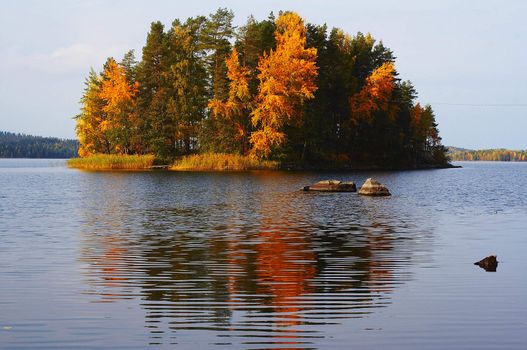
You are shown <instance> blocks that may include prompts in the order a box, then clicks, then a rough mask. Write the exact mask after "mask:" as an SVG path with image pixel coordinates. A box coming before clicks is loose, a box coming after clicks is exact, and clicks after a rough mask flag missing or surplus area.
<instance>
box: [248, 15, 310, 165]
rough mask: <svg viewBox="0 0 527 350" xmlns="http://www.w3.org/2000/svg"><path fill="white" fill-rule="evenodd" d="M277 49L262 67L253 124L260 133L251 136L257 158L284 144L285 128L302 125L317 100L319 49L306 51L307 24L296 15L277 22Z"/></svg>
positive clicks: (285, 16) (267, 55) (278, 19)
mask: <svg viewBox="0 0 527 350" xmlns="http://www.w3.org/2000/svg"><path fill="white" fill-rule="evenodd" d="M276 27H277V29H276V32H275V38H276V43H277V45H276V49H275V50H271V52H270V53H269V54H264V55H263V57H261V58H260V62H259V64H258V70H259V74H258V80H259V81H260V85H259V88H258V95H257V97H256V108H255V109H254V111H253V112H252V118H251V122H252V124H253V126H255V127H259V130H258V131H256V132H255V133H253V136H251V144H252V145H253V150H252V154H253V155H254V156H257V157H260V156H263V157H267V156H269V154H270V151H271V148H272V146H278V145H281V144H282V143H283V142H284V141H285V135H284V133H283V132H281V131H280V130H281V129H282V128H283V127H284V126H285V125H294V126H300V125H301V124H302V122H303V111H302V105H303V103H304V101H305V100H307V99H311V98H313V96H314V95H313V93H314V92H315V91H316V89H317V87H316V85H315V78H316V77H317V74H318V72H317V70H318V67H317V66H316V58H317V50H316V49H315V48H306V47H305V46H306V28H305V26H304V21H303V20H302V18H301V17H300V16H298V15H297V14H296V13H294V12H286V13H284V14H282V15H280V16H279V17H278V18H277V20H276Z"/></svg>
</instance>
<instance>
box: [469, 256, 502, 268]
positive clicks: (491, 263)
mask: <svg viewBox="0 0 527 350" xmlns="http://www.w3.org/2000/svg"><path fill="white" fill-rule="evenodd" d="M474 265H478V266H479V267H481V268H482V269H484V270H485V271H487V272H496V269H497V268H498V260H497V257H496V255H491V256H487V257H486V258H485V259H482V260H480V261H478V262H475V263H474Z"/></svg>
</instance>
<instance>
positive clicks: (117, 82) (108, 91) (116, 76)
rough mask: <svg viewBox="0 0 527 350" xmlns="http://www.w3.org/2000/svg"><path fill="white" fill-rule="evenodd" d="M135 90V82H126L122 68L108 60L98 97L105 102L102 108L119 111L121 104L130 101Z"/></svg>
mask: <svg viewBox="0 0 527 350" xmlns="http://www.w3.org/2000/svg"><path fill="white" fill-rule="evenodd" d="M137 90H138V84H137V83H135V84H132V85H130V84H128V81H127V79H126V73H125V70H124V68H123V67H121V66H120V65H118V64H117V62H115V61H114V60H113V59H110V60H108V63H107V65H106V67H105V69H104V72H103V79H102V86H101V91H100V93H99V97H100V98H101V99H103V100H104V101H105V102H106V104H105V106H104V107H103V110H104V111H105V112H107V113H120V112H121V111H122V110H123V104H125V103H127V102H131V101H132V100H133V98H134V96H135V94H136V93H137Z"/></svg>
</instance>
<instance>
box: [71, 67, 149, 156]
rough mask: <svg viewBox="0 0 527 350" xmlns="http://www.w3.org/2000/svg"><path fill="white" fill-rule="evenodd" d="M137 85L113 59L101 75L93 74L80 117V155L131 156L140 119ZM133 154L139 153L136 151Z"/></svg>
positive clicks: (89, 80)
mask: <svg viewBox="0 0 527 350" xmlns="http://www.w3.org/2000/svg"><path fill="white" fill-rule="evenodd" d="M137 90H138V84H137V83H133V84H132V83H129V82H128V80H127V78H126V73H125V70H124V68H123V67H121V66H120V65H119V64H118V63H117V62H115V60H114V59H112V58H109V59H108V61H107V62H106V64H105V67H104V71H103V73H102V74H101V75H97V74H95V72H93V71H92V72H91V73H90V77H89V78H88V80H87V82H86V90H85V92H84V95H83V98H82V104H83V106H82V111H81V114H80V115H79V116H77V118H76V119H77V127H76V130H77V136H78V137H79V141H80V147H79V155H80V156H81V157H87V156H90V155H93V154H95V153H131V152H132V146H133V139H134V134H137V125H138V118H137V116H136V114H135V95H136V93H137ZM133 148H134V149H133V151H136V152H137V151H139V150H138V149H137V147H133Z"/></svg>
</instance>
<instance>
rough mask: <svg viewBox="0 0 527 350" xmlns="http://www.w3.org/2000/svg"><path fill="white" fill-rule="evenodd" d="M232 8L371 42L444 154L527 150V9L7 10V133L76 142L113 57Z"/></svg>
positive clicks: (78, 5) (326, 0)
mask: <svg viewBox="0 0 527 350" xmlns="http://www.w3.org/2000/svg"><path fill="white" fill-rule="evenodd" d="M218 7H228V8H230V9H232V10H233V11H234V13H235V15H236V18H235V24H237V25H241V24H243V23H244V22H245V20H246V18H247V16H249V15H250V14H253V15H254V16H255V17H256V18H258V19H263V18H265V17H267V15H268V14H269V12H271V11H275V12H278V11H279V10H293V11H296V12H298V13H299V14H300V15H301V16H302V17H304V19H305V20H306V21H307V22H311V23H316V24H323V23H327V24H328V26H330V27H333V26H335V27H340V28H342V29H344V30H345V31H347V32H349V33H356V32H357V31H362V32H370V33H372V34H373V36H374V37H375V38H377V39H379V40H382V41H383V42H384V44H385V45H386V46H388V47H389V48H391V49H392V50H393V51H394V52H395V55H396V56H397V61H396V66H397V69H398V71H399V72H400V77H401V78H402V79H405V80H406V79H408V80H411V81H412V82H413V84H414V85H415V87H416V88H417V91H418V92H419V100H420V102H422V103H431V104H432V106H433V108H434V110H435V111H436V115H437V121H438V123H439V129H440V132H441V136H442V137H443V143H444V144H446V145H455V146H460V147H467V148H491V147H507V148H515V149H520V148H521V149H525V148H527V137H526V136H525V135H526V131H527V69H526V62H527V47H526V44H527V25H526V24H525V14H526V13H527V1H522V0H500V1H493V0H487V1H485V0H475V1H472V0H470V1H467V0H464V1H459V0H440V1H439V0H438V1H422V0H398V1H394V0H383V1H381V0H377V1H374V0H369V1H363V0H361V1H354V0H342V1H337V0H318V1H312V0H302V1H300V0H298V1H292V0H291V1H288V0H280V1H276V0H266V1H254V2H251V1H248V0H231V1H228V0H225V1H212V0H210V1H198V0H195V1H175V0H172V1H170V0H166V1H164V0H112V1H110V0H84V1H82V0H47V1H43V0H42V1H37V0H33V1H30V0H16V1H15V0H13V1H11V0H0V130H1V131H12V132H22V133H27V134H34V135H43V136H58V137H64V138H72V137H74V135H75V132H74V121H73V120H72V117H73V116H75V115H76V114H77V113H78V111H79V107H80V105H79V99H80V97H81V94H82V89H83V86H84V85H83V83H84V79H85V77H86V75H87V73H88V71H89V69H90V67H94V68H95V69H96V70H100V69H101V66H102V64H103V63H104V61H105V59H106V57H108V56H113V57H116V58H117V59H121V58H122V56H123V54H124V53H125V52H126V51H127V50H128V49H135V50H136V53H137V56H138V57H140V55H141V48H142V46H143V44H144V42H145V38H146V34H147V31H148V29H149V26H150V23H151V22H152V21H155V20H160V21H162V22H163V23H165V24H166V25H168V26H169V25H170V23H171V22H172V20H174V19H175V18H181V19H186V18H187V17H189V16H196V15H201V14H204V15H207V14H209V13H211V12H213V11H215V10H216V9H217V8H218Z"/></svg>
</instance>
